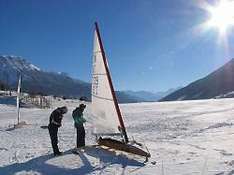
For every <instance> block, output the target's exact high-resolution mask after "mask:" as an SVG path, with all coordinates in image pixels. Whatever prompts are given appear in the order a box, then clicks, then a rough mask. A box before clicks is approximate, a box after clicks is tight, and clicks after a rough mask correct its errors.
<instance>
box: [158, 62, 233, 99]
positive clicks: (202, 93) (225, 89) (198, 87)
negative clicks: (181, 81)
mask: <svg viewBox="0 0 234 175" xmlns="http://www.w3.org/2000/svg"><path fill="white" fill-rule="evenodd" d="M232 91H234V59H232V60H230V61H229V62H228V63H226V64H225V65H224V66H222V67H221V68H219V69H217V70H216V71H214V72H212V73H211V74H209V75H207V76H206V77H204V78H201V79H199V80H197V81H194V82H192V83H191V84H189V85H188V86H186V87H184V88H182V89H180V90H178V91H175V92H174V93H172V94H169V95H168V96H166V97H164V98H162V99H161V100H160V101H174V100H197V99H209V98H215V97H217V96H222V95H223V94H227V93H229V92H232Z"/></svg>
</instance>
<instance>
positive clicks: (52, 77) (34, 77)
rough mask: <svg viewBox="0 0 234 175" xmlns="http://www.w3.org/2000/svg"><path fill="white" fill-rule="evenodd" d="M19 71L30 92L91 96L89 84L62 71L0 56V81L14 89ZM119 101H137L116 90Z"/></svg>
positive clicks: (23, 87)
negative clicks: (45, 69)
mask: <svg viewBox="0 0 234 175" xmlns="http://www.w3.org/2000/svg"><path fill="white" fill-rule="evenodd" d="M19 73H20V74H21V75H22V79H23V80H22V81H23V83H22V90H23V91H24V92H30V93H41V94H46V95H58V96H66V97H80V96H86V97H88V99H90V97H91V84H90V83H87V82H84V81H81V80H77V79H74V78H71V77H69V76H68V75H67V74H66V73H63V72H58V73H55V72H46V71H43V70H42V69H40V68H38V67H37V66H35V65H33V64H31V63H29V62H28V61H26V60H25V59H23V58H22V57H17V56H0V81H1V82H2V83H3V84H4V85H5V86H6V85H9V86H10V87H11V88H13V89H16V87H17V81H18V76H19ZM116 94H117V98H118V101H119V102H120V103H133V102H139V101H140V100H138V99H137V98H136V97H132V96H131V95H128V94H126V93H124V92H120V91H117V92H116Z"/></svg>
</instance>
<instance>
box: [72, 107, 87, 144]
mask: <svg viewBox="0 0 234 175" xmlns="http://www.w3.org/2000/svg"><path fill="white" fill-rule="evenodd" d="M85 107H86V105H85V104H80V105H79V107H77V108H76V109H75V110H74V111H73V112H72V117H73V119H74V125H75V128H76V133H77V137H76V147H77V148H80V147H83V146H85V129H84V125H83V123H85V122H86V120H85V119H84V117H83V112H84V109H85Z"/></svg>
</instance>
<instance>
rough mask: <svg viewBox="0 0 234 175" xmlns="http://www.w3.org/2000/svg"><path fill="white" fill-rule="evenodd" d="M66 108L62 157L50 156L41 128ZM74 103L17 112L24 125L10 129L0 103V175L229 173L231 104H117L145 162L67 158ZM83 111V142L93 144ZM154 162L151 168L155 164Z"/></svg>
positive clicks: (233, 139) (100, 156)
mask: <svg viewBox="0 0 234 175" xmlns="http://www.w3.org/2000/svg"><path fill="white" fill-rule="evenodd" d="M61 105H67V106H68V107H69V113H68V114H66V115H65V117H64V120H63V126H62V127H61V128H60V129H59V147H60V150H62V151H64V155H62V156H59V157H53V155H52V149H51V144H50V139H49V135H48V130H47V129H42V128H41V126H44V125H47V124H48V118H49V115H50V113H51V112H52V110H53V109H54V108H56V107H57V106H61ZM76 106H78V102H77V101H73V100H66V101H62V100H61V101H57V102H56V103H54V104H53V109H37V108H23V109H22V111H21V120H23V121H26V123H27V124H28V125H26V126H24V127H23V128H18V129H15V130H11V127H12V124H14V123H15V122H16V108H15V106H11V105H4V104H0V174H1V175H8V174H16V175H21V174H37V175H39V174H43V175H44V174H64V175H65V174H69V175H73V174H76V175H77V174H110V175H112V174H121V175H123V174H139V175H146V174H157V175H160V174H162V175H183V174H184V175H185V174H187V175H190V174H191V175H192V174H199V175H200V174H212V175H224V174H225V175H231V174H234V99H216V100H215V99H213V100H198V101H183V102H160V103H159V102H158V103H139V104H124V105H121V106H120V107H121V110H122V113H123V116H124V121H125V125H126V127H127V131H128V135H129V136H130V138H131V137H132V136H133V137H134V139H135V140H137V141H138V142H141V143H145V144H146V145H147V147H148V149H149V151H150V153H151V155H152V157H151V158H150V159H149V161H148V162H147V163H144V159H143V158H141V157H138V156H133V155H127V156H126V154H122V153H120V152H118V154H117V155H115V153H114V152H111V151H107V150H104V149H101V148H97V149H95V148H88V149H86V151H85V152H83V153H81V154H80V155H75V154H72V153H71V149H73V148H74V146H75V130H74V127H73V121H72V117H71V112H72V110H73V109H74V108H75V107H76ZM89 111H90V109H89V106H88V108H87V110H86V112H85V116H86V118H87V121H88V122H87V124H86V135H87V137H86V141H87V144H93V143H94V142H95V141H94V140H95V139H94V137H93V136H92V134H91V132H92V122H91V121H95V120H94V119H91V118H90V117H91V116H90V115H89ZM155 162H156V164H155Z"/></svg>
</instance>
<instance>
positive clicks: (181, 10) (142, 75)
mask: <svg viewBox="0 0 234 175" xmlns="http://www.w3.org/2000/svg"><path fill="white" fill-rule="evenodd" d="M197 2H198V1H196V0H194V1H193V0H190V1H188V0H99V1H93V0H83V1H81V0H50V1H47V0H40V1H37V0H20V1H19V0H0V54H2V55H17V56H22V57H23V58H25V59H27V60H28V61H29V62H32V63H33V64H35V65H36V66H38V67H40V68H42V69H43V70H47V71H56V72H67V73H68V74H69V75H70V76H72V77H74V78H78V79H81V80H84V81H89V82H90V81H91V68H92V63H91V61H92V46H93V31H94V25H93V24H94V22H95V21H98V23H99V27H100V30H101V35H102V39H103V42H104V47H105V50H106V54H107V57H108V59H109V60H108V61H109V66H110V69H111V74H112V79H113V82H114V85H115V89H118V90H128V89H130V90H149V91H154V92H156V91H161V90H167V89H169V88H173V87H178V86H185V85H187V84H188V83H190V82H192V81H194V80H197V79H199V78H202V77H203V76H205V75H207V74H209V73H210V72H212V71H213V70H215V69H216V68H218V67H219V66H221V65H223V64H224V63H225V62H227V61H228V60H229V59H231V58H234V52H233V51H234V50H233V44H234V42H233V40H234V38H233V35H232V34H231V32H230V33H229V37H228V43H229V50H228V51H227V49H226V48H225V46H224V44H222V43H220V42H218V32H217V31H216V30H215V29H211V30H207V31H200V30H196V28H197V26H199V24H201V23H202V22H204V21H205V20H207V18H208V15H207V12H205V11H204V10H202V9H201V8H199V5H198V4H197ZM210 2H211V3H212V1H210ZM232 52H233V53H232Z"/></svg>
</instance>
